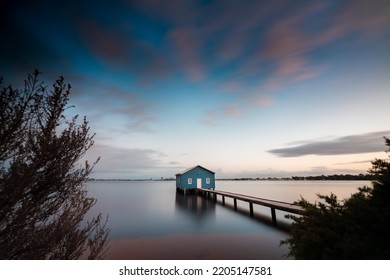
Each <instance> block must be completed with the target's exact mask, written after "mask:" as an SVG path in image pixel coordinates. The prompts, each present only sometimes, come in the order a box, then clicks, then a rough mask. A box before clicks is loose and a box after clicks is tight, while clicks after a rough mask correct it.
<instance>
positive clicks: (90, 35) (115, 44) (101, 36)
mask: <svg viewBox="0 0 390 280" xmlns="http://www.w3.org/2000/svg"><path fill="white" fill-rule="evenodd" d="M79 24H80V30H81V32H82V38H83V39H84V41H85V44H86V45H87V46H88V48H89V49H91V50H92V52H93V53H94V54H95V55H96V56H97V57H101V58H103V59H104V60H106V61H107V62H111V63H115V64H117V63H125V61H126V60H129V53H130V50H131V48H132V46H133V44H132V42H131V41H130V40H129V39H128V38H129V36H127V37H125V36H123V35H122V34H119V33H118V31H115V29H108V28H107V27H104V26H102V25H101V24H99V23H98V22H96V21H93V20H83V21H81V22H80V23H79Z"/></svg>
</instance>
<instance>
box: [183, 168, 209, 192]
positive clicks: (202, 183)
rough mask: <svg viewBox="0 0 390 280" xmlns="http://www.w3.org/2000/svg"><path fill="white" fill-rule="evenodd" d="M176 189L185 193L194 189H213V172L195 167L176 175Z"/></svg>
mask: <svg viewBox="0 0 390 280" xmlns="http://www.w3.org/2000/svg"><path fill="white" fill-rule="evenodd" d="M176 189H177V190H178V191H180V192H183V193H187V192H188V191H191V190H196V189H212V190H214V189H215V172H213V171H211V170H209V169H207V168H204V167H203V166H200V165H197V166H194V167H191V168H189V169H186V170H184V171H182V172H180V173H177V174H176Z"/></svg>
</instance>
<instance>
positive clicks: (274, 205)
mask: <svg viewBox="0 0 390 280" xmlns="http://www.w3.org/2000/svg"><path fill="white" fill-rule="evenodd" d="M196 192H197V194H199V195H203V196H207V197H208V198H213V199H214V200H215V201H216V200H217V196H218V195H220V196H221V197H222V205H225V198H226V197H229V198H232V199H233V203H234V210H237V200H241V201H245V202H248V203H249V213H250V215H251V216H252V217H253V215H254V214H253V204H257V205H262V206H265V207H269V208H271V216H272V223H274V224H275V225H276V213H275V210H281V211H284V212H288V213H292V214H298V215H304V213H305V211H304V209H303V208H302V207H301V206H299V205H295V204H292V203H288V202H283V201H277V200H271V199H265V198H259V197H254V196H249V195H244V194H238V193H232V192H226V191H220V190H218V191H216V190H209V189H196Z"/></svg>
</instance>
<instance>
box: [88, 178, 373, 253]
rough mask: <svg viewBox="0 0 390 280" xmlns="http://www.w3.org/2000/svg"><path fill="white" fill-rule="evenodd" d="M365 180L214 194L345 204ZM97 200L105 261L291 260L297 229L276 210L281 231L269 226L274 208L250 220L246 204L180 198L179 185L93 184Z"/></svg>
mask: <svg viewBox="0 0 390 280" xmlns="http://www.w3.org/2000/svg"><path fill="white" fill-rule="evenodd" d="M363 185H369V182H361V181H336V182H335V181H318V182H301V181H300V182H290V181H250V182H243V181H217V182H216V188H217V189H221V190H226V191H231V192H238V193H244V194H249V195H253V196H258V197H263V198H270V199H275V200H282V201H287V202H292V201H295V200H297V199H299V198H300V196H301V195H302V196H303V197H304V198H305V199H308V200H310V201H314V200H316V193H321V194H329V193H330V192H333V193H334V194H336V195H337V196H338V197H339V198H340V199H341V198H347V197H349V196H350V194H352V193H354V192H356V191H357V188H358V187H361V186H363ZM88 189H89V194H90V196H92V197H95V198H97V199H98V202H97V204H96V205H95V206H94V208H93V209H92V210H91V211H90V213H89V215H96V214H97V213H99V212H101V213H102V214H103V215H106V214H109V222H108V227H109V228H110V229H111V232H110V236H109V238H110V249H109V250H108V252H107V254H106V256H105V257H106V259H285V255H286V254H287V252H288V250H287V247H286V246H279V243H280V241H281V240H284V239H286V238H287V237H288V233H287V232H286V231H285V230H284V229H283V226H285V225H286V224H289V223H291V221H290V220H287V219H285V218H284V215H285V214H286V213H284V212H281V211H276V213H277V218H278V223H279V225H280V226H281V227H279V228H277V227H274V226H272V225H271V224H270V223H269V220H270V209H269V208H265V207H262V206H257V205H254V211H255V217H254V218H251V217H249V216H248V215H246V214H245V212H247V211H248V204H247V203H244V202H242V203H240V202H238V208H239V209H238V211H237V212H235V211H234V209H233V207H232V205H233V201H229V198H226V203H227V207H224V206H222V205H221V203H214V202H212V201H210V200H207V199H206V198H202V197H199V196H195V195H187V196H183V195H181V194H179V193H176V189H175V182H173V181H167V182H152V181H151V182H148V181H142V182H118V181H113V182H108V181H104V182H103V181H99V182H89V183H88Z"/></svg>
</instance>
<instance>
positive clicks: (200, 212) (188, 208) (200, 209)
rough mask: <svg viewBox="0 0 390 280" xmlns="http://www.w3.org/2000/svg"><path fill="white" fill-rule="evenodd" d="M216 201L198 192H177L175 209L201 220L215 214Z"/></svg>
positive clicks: (198, 220)
mask: <svg viewBox="0 0 390 280" xmlns="http://www.w3.org/2000/svg"><path fill="white" fill-rule="evenodd" d="M215 207H216V205H215V203H214V202H213V201H210V200H208V199H205V198H203V197H201V196H198V195H196V194H182V193H179V192H176V197H175V210H176V211H180V212H182V213H184V214H186V215H187V216H188V217H189V218H191V219H193V220H195V221H197V222H200V221H202V220H204V218H206V217H207V218H208V217H210V216H215Z"/></svg>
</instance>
